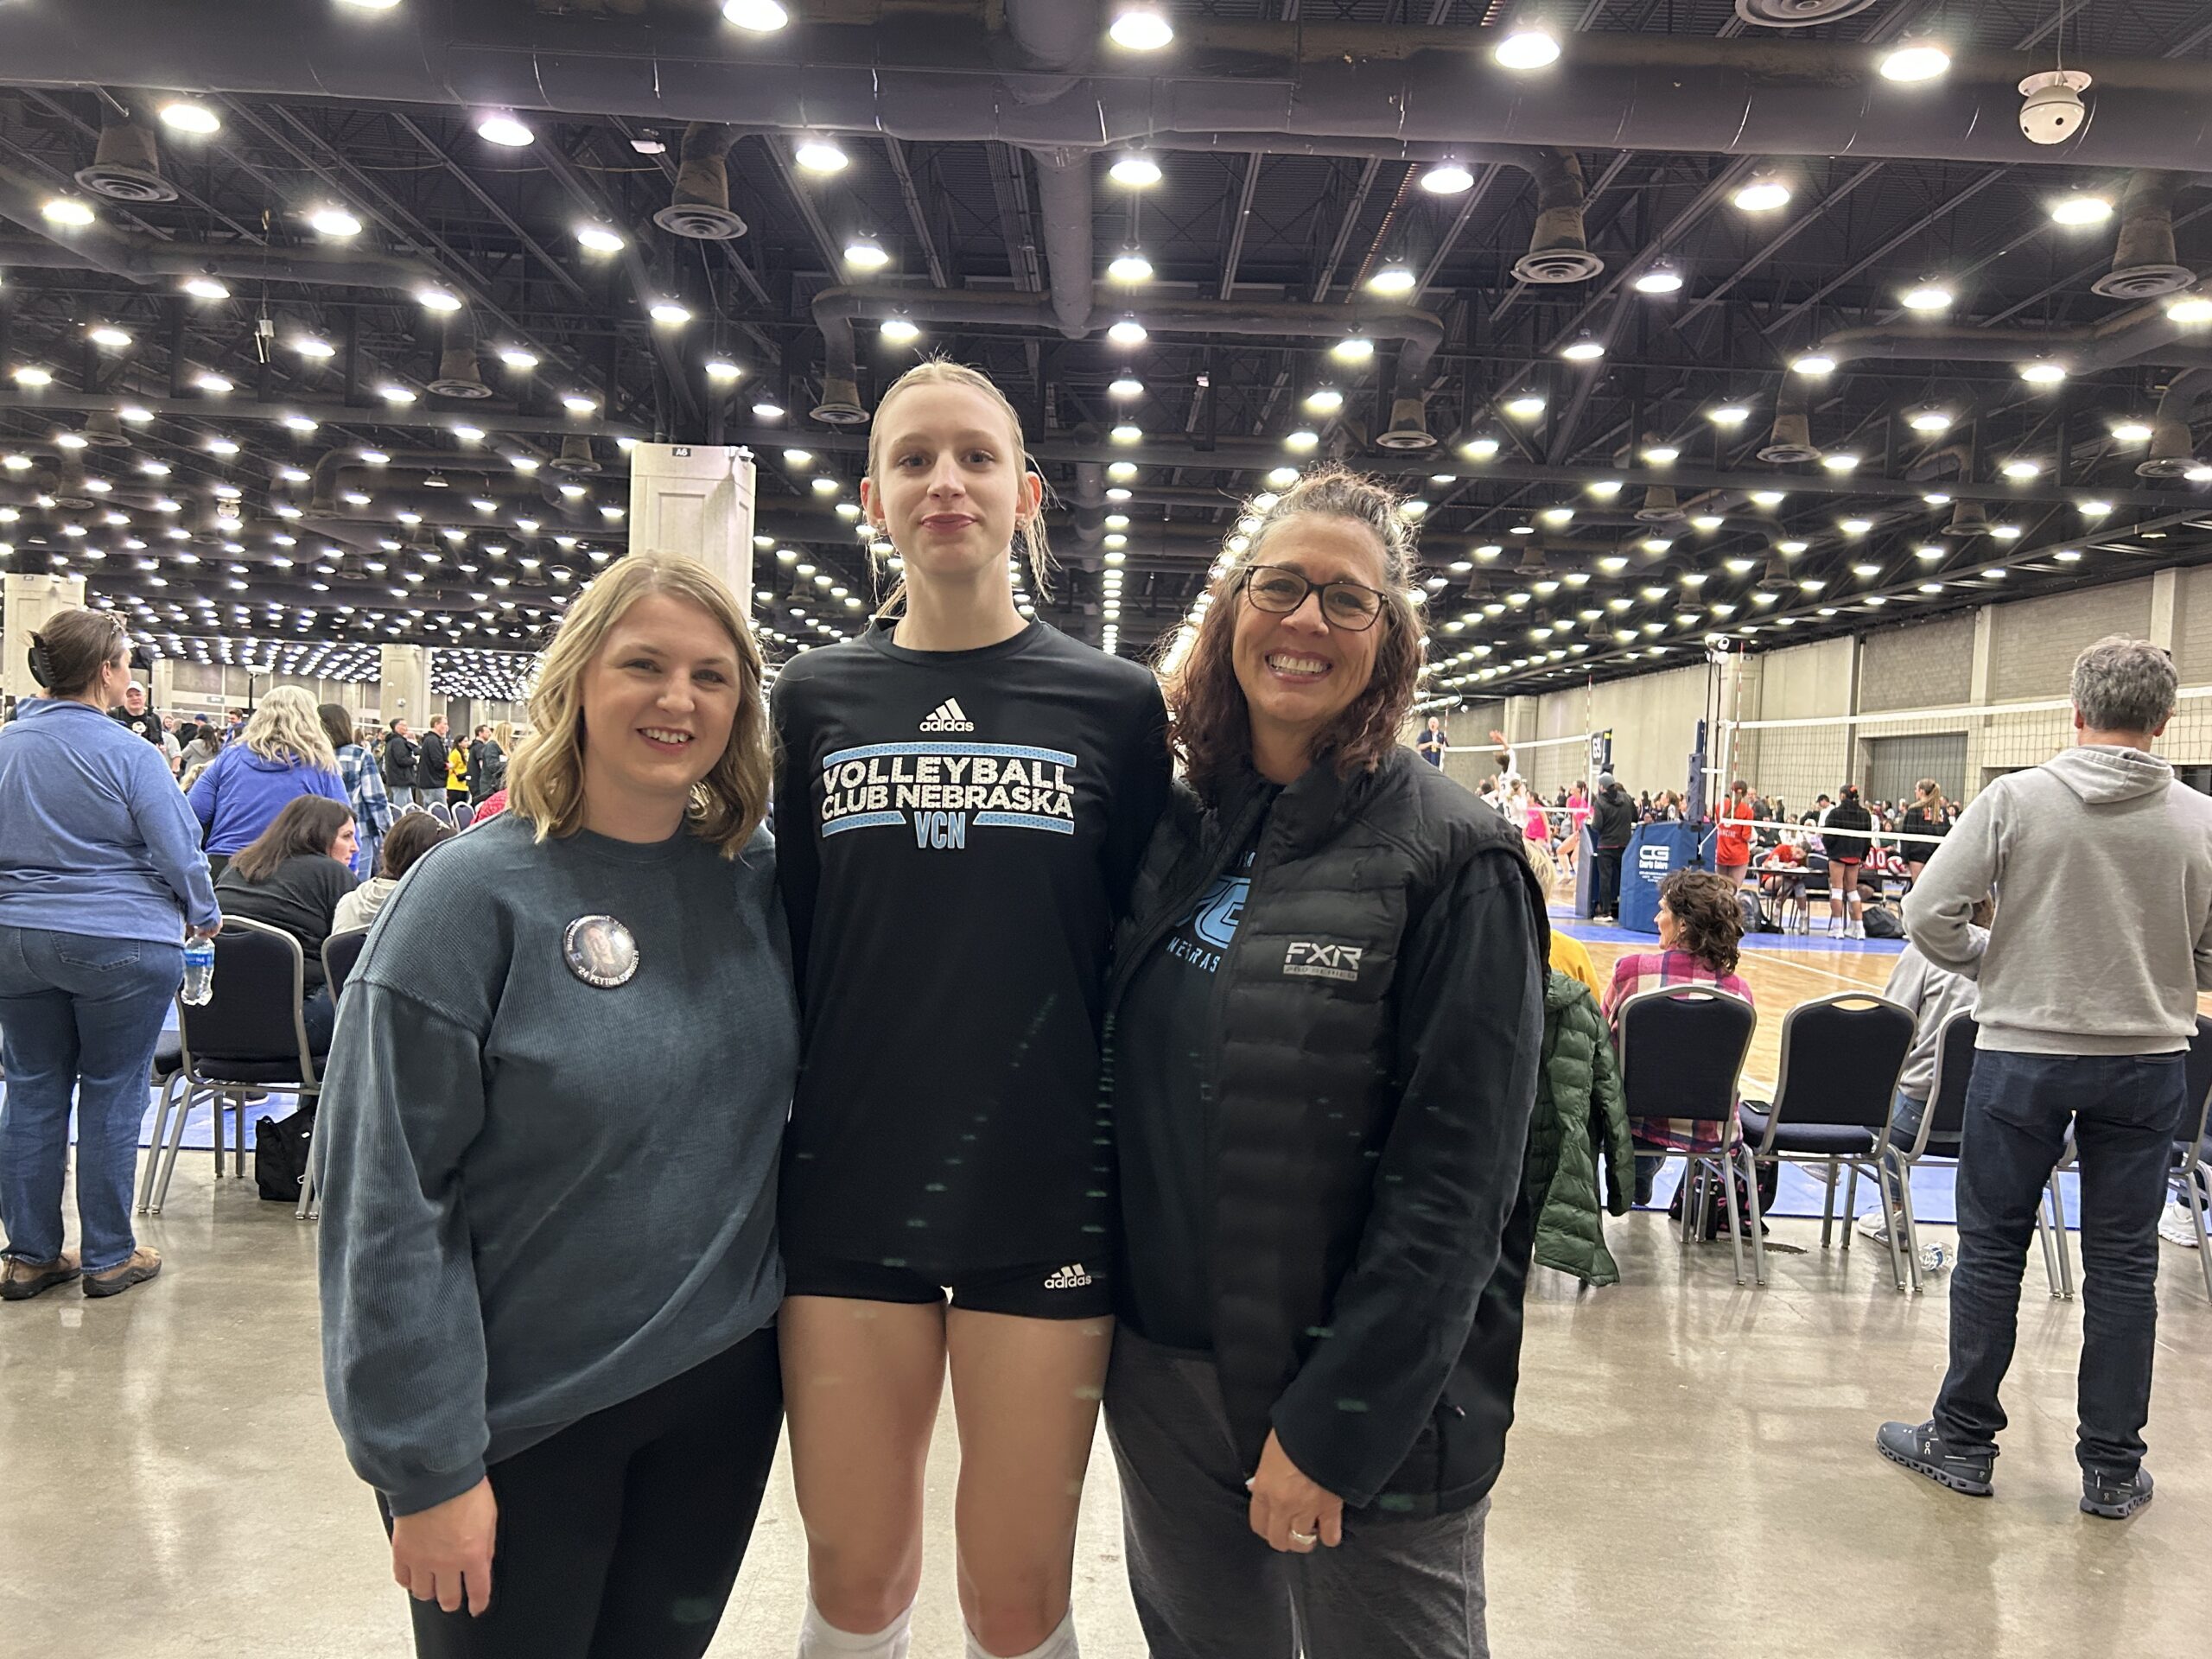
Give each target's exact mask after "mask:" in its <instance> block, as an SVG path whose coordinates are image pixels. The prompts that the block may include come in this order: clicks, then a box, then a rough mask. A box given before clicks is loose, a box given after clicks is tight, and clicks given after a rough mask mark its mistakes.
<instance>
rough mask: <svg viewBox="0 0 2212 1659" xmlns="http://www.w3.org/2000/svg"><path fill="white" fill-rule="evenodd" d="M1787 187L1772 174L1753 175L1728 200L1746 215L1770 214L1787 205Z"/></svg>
mask: <svg viewBox="0 0 2212 1659" xmlns="http://www.w3.org/2000/svg"><path fill="white" fill-rule="evenodd" d="M1789 197H1790V190H1789V185H1788V184H1787V183H1786V182H1784V181H1783V180H1782V179H1781V178H1780V177H1778V176H1777V175H1775V174H1772V173H1760V174H1757V175H1754V176H1753V177H1752V179H1751V181H1750V182H1749V183H1747V184H1745V186H1744V187H1743V188H1741V189H1740V190H1738V191H1737V192H1736V194H1734V196H1732V197H1731V198H1730V200H1732V201H1734V202H1735V204H1736V206H1737V207H1738V208H1740V209H1741V210H1742V211H1743V212H1745V213H1772V212H1774V211H1775V209H1776V208H1777V207H1788V206H1789Z"/></svg>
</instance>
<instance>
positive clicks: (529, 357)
mask: <svg viewBox="0 0 2212 1659" xmlns="http://www.w3.org/2000/svg"><path fill="white" fill-rule="evenodd" d="M499 361H500V362H502V363H504V364H505V365H507V366H508V367H509V368H511V369H517V370H520V371H521V372H524V373H525V374H527V373H528V372H530V371H531V370H532V369H534V368H536V367H537V353H535V352H526V351H524V350H523V348H522V347H521V346H505V347H503V348H502V349H501V351H500V353H499Z"/></svg>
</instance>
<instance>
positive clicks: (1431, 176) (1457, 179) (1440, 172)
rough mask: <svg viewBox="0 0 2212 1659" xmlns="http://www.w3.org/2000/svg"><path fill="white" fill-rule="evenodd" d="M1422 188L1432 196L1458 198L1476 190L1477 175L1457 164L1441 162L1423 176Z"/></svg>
mask: <svg viewBox="0 0 2212 1659" xmlns="http://www.w3.org/2000/svg"><path fill="white" fill-rule="evenodd" d="M1421 188H1422V189H1424V190H1426V191H1427V192H1428V194H1430V195H1432V196H1456V195H1459V194H1464V193H1465V192H1466V191H1469V190H1471V189H1473V188H1475V175H1473V174H1471V173H1470V172H1468V171H1467V169H1466V168H1464V167H1462V166H1460V165H1459V162H1439V163H1438V164H1437V165H1436V166H1434V167H1432V168H1429V169H1428V171H1427V172H1426V173H1424V174H1422V175H1421Z"/></svg>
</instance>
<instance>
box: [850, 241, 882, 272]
mask: <svg viewBox="0 0 2212 1659" xmlns="http://www.w3.org/2000/svg"><path fill="white" fill-rule="evenodd" d="M845 263H846V264H849V265H850V266H851V267H852V268H853V269H854V270H882V269H883V268H884V267H885V266H886V265H887V264H890V263H891V256H890V255H889V254H887V253H886V252H885V251H883V245H882V244H881V243H880V242H878V241H877V240H876V239H875V238H874V237H872V236H856V237H855V238H853V239H852V240H851V241H849V242H848V243H846V244H845Z"/></svg>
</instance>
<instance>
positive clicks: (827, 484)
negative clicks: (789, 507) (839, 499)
mask: <svg viewBox="0 0 2212 1659" xmlns="http://www.w3.org/2000/svg"><path fill="white" fill-rule="evenodd" d="M812 487H813V490H814V493H816V494H817V495H835V494H836V493H837V480H836V479H834V478H817V479H816V480H814V484H813V486H812Z"/></svg>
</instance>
